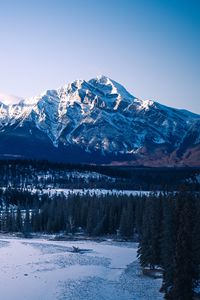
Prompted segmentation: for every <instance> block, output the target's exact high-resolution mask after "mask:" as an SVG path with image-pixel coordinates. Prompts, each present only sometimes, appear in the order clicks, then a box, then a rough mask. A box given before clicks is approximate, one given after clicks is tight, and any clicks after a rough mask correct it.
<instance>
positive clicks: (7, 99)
mask: <svg viewBox="0 0 200 300" xmlns="http://www.w3.org/2000/svg"><path fill="white" fill-rule="evenodd" d="M22 100H23V98H22V97H17V96H13V95H8V94H5V93H0V102H1V103H3V104H5V105H14V104H18V103H19V102H20V101H22Z"/></svg>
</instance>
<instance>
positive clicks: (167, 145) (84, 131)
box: [0, 75, 200, 164]
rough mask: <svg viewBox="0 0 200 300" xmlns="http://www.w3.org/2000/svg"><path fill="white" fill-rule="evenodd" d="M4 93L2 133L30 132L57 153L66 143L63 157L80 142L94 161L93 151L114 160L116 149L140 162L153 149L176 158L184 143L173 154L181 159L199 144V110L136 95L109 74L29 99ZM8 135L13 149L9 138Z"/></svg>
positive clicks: (28, 136) (28, 135) (27, 134)
mask: <svg viewBox="0 0 200 300" xmlns="http://www.w3.org/2000/svg"><path fill="white" fill-rule="evenodd" d="M1 98H2V101H1V102H2V103H4V104H3V105H1V106H0V136H2V137H3V136H6V137H7V135H8V136H10V135H12V136H13V134H14V136H15V138H16V139H17V141H18V140H20V139H21V138H22V137H23V136H24V137H25V139H26V140H28V141H29V142H28V143H29V144H31V143H32V141H35V140H36V139H38V138H39V140H40V143H41V141H44V140H46V139H48V141H49V142H48V143H50V145H52V147H53V149H52V150H51V152H52V153H54V152H55V153H60V152H59V151H61V150H59V149H62V155H61V154H60V155H61V156H62V159H61V157H59V159H61V160H63V155H64V156H65V154H64V153H65V152H66V151H67V149H68V147H76V148H78V149H82V150H81V151H83V152H84V153H85V154H86V153H87V155H88V159H89V161H92V162H96V161H97V159H96V158H95V157H96V156H94V158H92V157H91V155H90V153H93V152H95V153H96V154H95V155H97V153H100V154H98V155H100V156H101V160H102V161H104V160H108V161H109V159H107V158H106V157H112V156H113V155H120V157H121V156H122V157H123V159H128V160H133V161H136V162H138V159H139V162H140V163H142V164H143V161H144V160H145V159H148V158H149V157H152V155H153V156H154V159H158V157H159V160H161V159H163V157H165V159H167V158H166V157H168V160H169V161H170V159H171V158H170V157H171V155H172V153H173V152H174V151H176V149H181V150H180V151H179V152H178V154H173V155H174V157H175V158H173V159H174V160H176V159H177V161H179V160H180V159H182V157H183V155H184V153H186V152H187V151H188V150H187V149H188V147H193V148H194V147H198V144H199V141H200V132H199V128H200V126H199V123H200V116H199V115H195V114H193V113H190V112H187V111H185V110H178V109H173V108H170V107H167V106H164V105H161V104H159V103H158V102H154V101H152V100H141V99H139V98H136V97H134V96H133V95H131V94H130V93H129V92H128V91H127V90H126V89H125V88H124V87H123V86H122V85H121V84H119V83H117V82H116V81H114V80H112V79H110V78H108V77H106V76H104V75H101V76H97V77H95V78H92V79H90V80H88V81H86V80H82V79H80V80H75V81H73V82H71V83H68V84H65V85H63V86H62V87H60V88H59V89H57V90H47V91H45V92H44V93H42V94H40V95H39V96H36V97H32V98H27V99H25V100H23V101H22V100H21V98H17V97H14V98H12V99H11V98H6V97H5V96H3V97H0V100H1ZM6 101H7V102H6ZM17 102H18V104H17ZM11 128H12V130H11ZM10 130H11V131H10ZM34 132H35V133H34ZM33 133H34V134H35V135H34V137H33ZM5 141H6V142H5V149H6V151H7V152H8V149H7V147H8V145H7V138H6V140H5ZM30 141H31V142H30ZM45 143H47V142H45ZM51 143H52V144H51ZM16 144H17V142H16ZM2 145H4V144H3V142H2ZM45 145H46V144H45ZM3 147H4V146H2V147H1V148H0V151H3V150H2V149H3ZM15 147H16V146H15ZM27 147H29V146H28V145H26V148H27ZM45 147H46V146H45ZM48 147H50V146H48ZM55 147H56V148H55ZM63 147H64V148H63ZM39 148H40V146H39ZM193 148H192V149H193ZM20 149H21V148H20ZM28 149H29V148H28ZM55 149H57V150H55ZM63 149H64V150H63ZM195 149H196V148H195ZM11 150H12V151H16V150H15V149H13V148H12V149H11ZM23 151H24V150H20V151H18V152H23ZM29 151H30V152H31V153H32V152H34V153H35V151H36V150H34V149H32V148H31V149H30V150H29ZM56 151H57V152H56ZM191 153H192V152H191ZM195 153H196V152H195ZM197 153H199V152H198V151H197ZM0 154H1V153H0ZM85 154H84V155H85ZM52 155H53V154H52ZM177 155H178V156H179V157H178V158H177ZM195 155H196V154H195ZM197 155H199V154H197ZM102 157H103V158H102ZM189 157H191V154H188V153H187V159H188V158H189ZM195 157H196V156H195ZM43 158H44V157H43ZM115 159H117V158H115ZM120 159H122V158H120ZM151 159H152V158H151ZM64 160H67V158H65V159H64ZM110 160H111V161H112V160H113V158H110ZM199 161H200V159H199ZM164 164H166V161H165V162H164Z"/></svg>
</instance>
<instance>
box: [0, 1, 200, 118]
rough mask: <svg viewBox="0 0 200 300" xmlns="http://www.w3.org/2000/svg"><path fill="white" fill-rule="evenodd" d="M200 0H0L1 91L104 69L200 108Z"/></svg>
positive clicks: (144, 93) (172, 102) (32, 90)
mask: <svg viewBox="0 0 200 300" xmlns="http://www.w3.org/2000/svg"><path fill="white" fill-rule="evenodd" d="M199 53H200V1H198V0H187V1H186V0H159V1H158V0H107V1H106V0H101V1H100V0H99V1H97V0H96V1H95V0H93V1H92V0H71V1H70V0H65V1H64V0H54V1H51V0H48V1H46V0H40V1H38V0H34V1H33V0H29V1H25V0H12V1H11V0H0V70H1V73H0V74H1V75H0V91H1V92H6V93H10V94H14V95H19V96H32V95H36V94H38V93H40V92H42V91H43V90H45V89H49V88H57V87H59V86H61V85H63V84H65V83H67V82H70V81H73V80H75V79H78V78H83V79H90V78H92V77H95V76H96V75H99V74H104V75H107V76H109V77H110V78H112V79H114V80H115V81H118V82H120V83H122V84H123V85H124V86H125V87H126V88H127V89H128V90H129V91H130V92H131V93H132V94H133V95H135V96H137V97H139V98H144V99H154V100H156V101H159V102H161V103H163V104H166V105H169V106H174V107H178V108H186V109H189V110H192V111H194V112H198V113H200V105H199V95H200V57H199Z"/></svg>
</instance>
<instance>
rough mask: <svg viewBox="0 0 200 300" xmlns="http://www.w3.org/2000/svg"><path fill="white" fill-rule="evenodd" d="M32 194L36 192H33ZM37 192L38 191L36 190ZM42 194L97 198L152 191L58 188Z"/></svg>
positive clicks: (47, 190) (139, 194)
mask: <svg viewBox="0 0 200 300" xmlns="http://www.w3.org/2000/svg"><path fill="white" fill-rule="evenodd" d="M33 191H34V192H35V191H36V190H33ZM37 191H39V190H37ZM42 193H46V194H49V195H50V196H52V195H54V194H61V193H63V194H64V195H65V196H67V195H69V194H76V195H77V194H79V195H86V194H89V195H91V196H93V195H97V196H101V195H117V196H120V195H127V196H142V195H146V196H149V195H150V194H152V193H153V192H152V191H136V190H116V189H112V190H107V189H58V188H49V189H42ZM156 193H157V194H159V192H158V191H157V192H156Z"/></svg>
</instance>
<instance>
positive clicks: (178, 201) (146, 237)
mask: <svg viewBox="0 0 200 300" xmlns="http://www.w3.org/2000/svg"><path fill="white" fill-rule="evenodd" d="M117 170H118V171H119V172H118V171H117ZM117 170H116V169H115V168H111V167H105V168H104V167H99V166H98V167H96V166H75V165H59V164H50V163H48V162H41V163H38V162H36V161H29V162H27V161H14V162H12V163H11V162H5V161H1V162H0V183H1V186H0V231H1V232H3V233H15V234H16V233H18V234H21V235H22V236H24V237H28V238H31V237H32V236H33V235H34V234H43V233H48V234H56V235H58V234H59V236H62V237H63V238H67V239H73V238H81V237H82V238H102V237H111V238H114V239H115V240H118V241H120V240H123V241H124V240H127V241H129V240H130V241H135V242H137V243H138V258H139V261H140V264H141V267H142V270H143V272H144V274H146V273H147V271H151V272H153V273H156V272H157V271H158V272H160V273H161V274H162V287H161V289H160V292H162V293H163V295H164V297H165V299H169V300H192V299H196V298H195V297H197V296H198V295H199V289H200V230H199V228H200V193H199V181H198V178H199V177H198V176H199V170H198V169H191V170H190V169H182V170H174V173H173V172H172V170H171V169H162V170H161V169H158V170H155V169H153V170H152V169H148V168H141V169H140V168H137V169H134V168H119V169H117ZM116 172H117V176H116ZM159 172H160V176H158V175H159ZM167 178H168V179H167ZM136 179H137V180H136ZM172 179H173V184H171V185H169V184H168V182H169V180H172ZM164 181H165V182H164ZM152 182H154V184H152ZM47 187H49V188H53V187H54V188H58V187H62V188H71V192H70V193H69V194H68V195H65V194H64V193H54V194H52V195H50V194H48V193H46V192H44V191H43V188H47ZM75 187H79V188H85V187H87V188H94V187H98V188H101V187H102V188H107V189H113V188H118V189H120V188H124V189H126V188H127V189H128V188H129V189H131V188H132V189H134V188H137V189H138V190H141V189H144V188H147V190H148V189H150V188H152V190H151V192H150V193H149V194H148V195H145V194H139V193H138V194H137V195H125V194H121V195H117V194H114V193H113V194H112V193H111V194H110V193H104V194H98V195H96V194H93V195H91V194H90V193H89V192H86V193H85V194H79V193H73V188H75ZM159 190H160V191H159Z"/></svg>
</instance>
